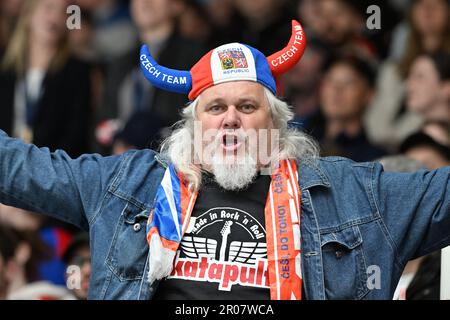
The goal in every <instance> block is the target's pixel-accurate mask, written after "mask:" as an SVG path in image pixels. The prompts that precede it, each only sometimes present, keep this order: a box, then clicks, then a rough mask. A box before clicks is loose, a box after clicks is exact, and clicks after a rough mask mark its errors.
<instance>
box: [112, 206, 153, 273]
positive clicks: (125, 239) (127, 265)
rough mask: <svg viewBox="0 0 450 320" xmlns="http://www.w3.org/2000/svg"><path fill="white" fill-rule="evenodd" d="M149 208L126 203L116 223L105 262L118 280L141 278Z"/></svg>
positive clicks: (144, 259) (145, 257) (145, 251)
mask: <svg viewBox="0 0 450 320" xmlns="http://www.w3.org/2000/svg"><path fill="white" fill-rule="evenodd" d="M148 216H149V210H148V209H146V210H141V209H138V208H137V207H135V206H134V205H132V204H130V203H127V204H126V206H125V208H124V209H123V211H122V214H121V215H120V219H119V222H118V223H117V226H116V230H115V233H114V237H113V239H112V243H111V247H110V250H109V253H108V257H107V259H106V264H107V265H108V267H109V268H110V269H111V271H112V272H113V273H114V274H115V275H116V276H117V277H119V279H120V280H139V279H142V276H143V273H144V268H145V264H146V259H147V255H148V250H149V249H148V244H147V237H146V226H147V220H148Z"/></svg>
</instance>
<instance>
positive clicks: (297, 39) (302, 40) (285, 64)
mask: <svg viewBox="0 0 450 320" xmlns="http://www.w3.org/2000/svg"><path fill="white" fill-rule="evenodd" d="M305 48H306V35H305V32H304V31H303V28H302V26H301V25H300V23H299V22H298V21H296V20H292V33H291V39H290V40H289V43H288V44H287V46H286V47H285V48H284V49H282V50H280V51H278V52H276V53H274V54H272V55H271V56H269V57H268V58H267V61H268V62H269V66H270V70H271V71H272V74H273V76H274V77H277V76H279V75H281V74H283V73H285V72H287V71H289V69H291V68H292V67H293V66H295V64H296V63H297V62H299V61H300V58H301V57H302V55H303V52H304V51H305Z"/></svg>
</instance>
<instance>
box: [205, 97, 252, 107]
mask: <svg viewBox="0 0 450 320" xmlns="http://www.w3.org/2000/svg"><path fill="white" fill-rule="evenodd" d="M243 102H252V103H254V104H257V105H260V103H258V101H257V100H256V99H255V98H253V97H252V96H247V97H246V96H244V97H241V98H239V99H238V100H237V104H241V103H243ZM215 103H221V104H227V103H226V101H225V100H224V99H223V98H220V97H218V98H215V99H213V100H211V101H209V102H208V103H206V104H205V107H209V106H211V105H213V104H215Z"/></svg>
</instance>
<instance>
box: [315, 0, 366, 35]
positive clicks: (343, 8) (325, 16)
mask: <svg viewBox="0 0 450 320" xmlns="http://www.w3.org/2000/svg"><path fill="white" fill-rule="evenodd" d="M320 11H321V18H322V20H323V23H324V28H323V32H324V34H322V35H321V36H322V37H324V39H326V40H327V41H328V42H330V43H336V44H339V43H342V42H343V41H344V40H345V39H347V37H348V36H349V35H352V34H353V33H354V32H355V31H356V28H357V22H358V21H359V19H358V17H357V16H356V15H355V13H354V12H353V11H352V10H351V9H350V8H349V7H348V6H347V5H346V4H344V3H343V2H342V1H340V0H321V1H320Z"/></svg>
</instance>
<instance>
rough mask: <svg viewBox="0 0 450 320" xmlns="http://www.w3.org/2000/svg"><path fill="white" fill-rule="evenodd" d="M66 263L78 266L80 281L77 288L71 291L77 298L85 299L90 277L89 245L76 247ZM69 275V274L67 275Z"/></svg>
mask: <svg viewBox="0 0 450 320" xmlns="http://www.w3.org/2000/svg"><path fill="white" fill-rule="evenodd" d="M68 265H69V266H70V265H75V266H78V267H79V268H80V271H81V274H80V275H81V279H80V280H81V281H80V286H79V288H75V289H73V293H74V294H75V296H76V297H77V298H78V299H81V300H85V299H87V297H88V291H89V279H90V277H91V251H90V249H89V247H86V246H85V247H81V248H80V249H78V250H77V251H76V252H75V254H74V256H73V258H72V259H71V260H70V261H69V263H68ZM68 276H69V275H68Z"/></svg>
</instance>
